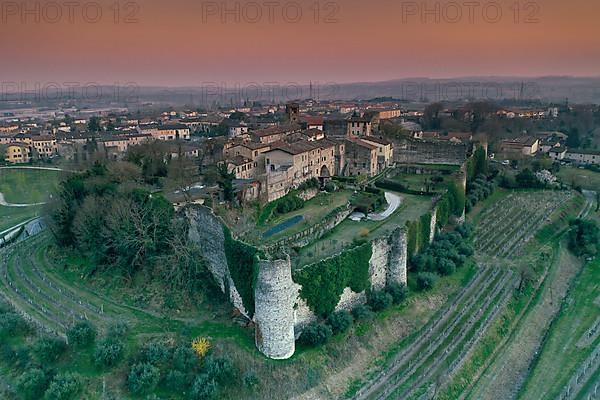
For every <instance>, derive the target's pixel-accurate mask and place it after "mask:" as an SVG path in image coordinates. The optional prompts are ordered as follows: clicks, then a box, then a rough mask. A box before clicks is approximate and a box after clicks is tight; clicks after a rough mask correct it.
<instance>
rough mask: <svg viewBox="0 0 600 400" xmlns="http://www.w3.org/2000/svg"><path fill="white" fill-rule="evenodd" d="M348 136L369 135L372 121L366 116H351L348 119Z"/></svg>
mask: <svg viewBox="0 0 600 400" xmlns="http://www.w3.org/2000/svg"><path fill="white" fill-rule="evenodd" d="M347 128H348V130H347V133H348V136H371V133H372V129H373V123H372V121H371V119H369V118H366V117H352V118H350V119H349V120H348V125H347Z"/></svg>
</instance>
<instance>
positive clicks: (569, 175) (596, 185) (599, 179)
mask: <svg viewBox="0 0 600 400" xmlns="http://www.w3.org/2000/svg"><path fill="white" fill-rule="evenodd" d="M558 177H559V178H560V179H561V180H562V181H563V182H564V183H566V184H567V185H571V184H573V185H574V186H575V187H577V186H580V187H582V188H583V189H589V190H599V189H600V173H598V172H593V171H590V170H587V169H581V168H575V167H562V168H561V169H560V172H559V173H558Z"/></svg>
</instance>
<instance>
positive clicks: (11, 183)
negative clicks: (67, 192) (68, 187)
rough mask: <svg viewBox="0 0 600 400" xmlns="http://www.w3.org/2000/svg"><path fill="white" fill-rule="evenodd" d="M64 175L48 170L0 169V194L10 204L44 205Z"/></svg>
mask: <svg viewBox="0 0 600 400" xmlns="http://www.w3.org/2000/svg"><path fill="white" fill-rule="evenodd" d="M62 174H63V173H62V172H59V171H47V170H34V169H0V193H2V194H4V198H5V200H6V201H7V202H8V203H17V204H33V203H43V202H46V201H48V199H49V197H50V196H51V194H52V193H53V192H54V191H55V190H56V189H57V187H58V183H59V182H60V178H61V176H62Z"/></svg>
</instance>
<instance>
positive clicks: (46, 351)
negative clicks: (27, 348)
mask: <svg viewBox="0 0 600 400" xmlns="http://www.w3.org/2000/svg"><path fill="white" fill-rule="evenodd" d="M66 349H67V344H66V343H65V342H64V340H62V339H60V338H58V337H56V336H45V337H41V338H40V339H38V340H37V341H36V342H35V344H34V345H33V348H32V352H33V354H34V356H35V357H36V358H37V359H38V360H39V361H40V362H41V363H44V364H45V363H53V362H56V361H57V360H58V359H59V358H60V356H61V355H62V354H63V353H64V352H65V350H66Z"/></svg>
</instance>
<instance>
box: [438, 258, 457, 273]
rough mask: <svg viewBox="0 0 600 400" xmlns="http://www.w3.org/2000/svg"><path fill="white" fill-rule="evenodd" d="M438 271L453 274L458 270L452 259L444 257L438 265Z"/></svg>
mask: <svg viewBox="0 0 600 400" xmlns="http://www.w3.org/2000/svg"><path fill="white" fill-rule="evenodd" d="M438 271H440V274H442V275H444V276H449V275H452V274H453V273H455V272H456V264H454V261H452V260H451V259H447V258H442V259H440V262H439V265H438Z"/></svg>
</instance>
